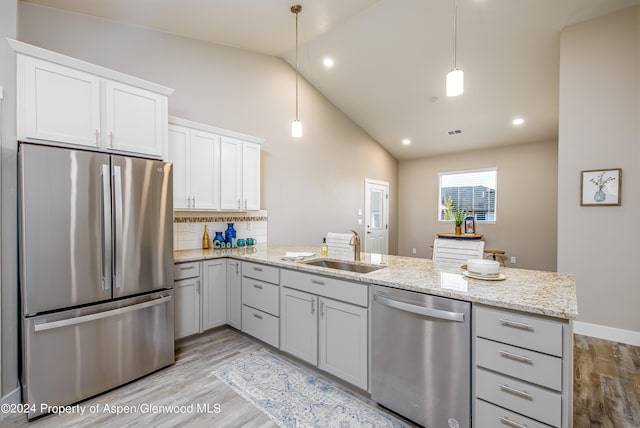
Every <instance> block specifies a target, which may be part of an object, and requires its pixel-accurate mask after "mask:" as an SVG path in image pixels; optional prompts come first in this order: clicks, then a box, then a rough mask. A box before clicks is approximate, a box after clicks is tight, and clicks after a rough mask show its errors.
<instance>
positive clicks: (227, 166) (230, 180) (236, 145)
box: [220, 137, 242, 211]
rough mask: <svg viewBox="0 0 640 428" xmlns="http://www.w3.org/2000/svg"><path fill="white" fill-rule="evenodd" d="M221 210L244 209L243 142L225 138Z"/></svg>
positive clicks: (221, 168) (222, 159)
mask: <svg viewBox="0 0 640 428" xmlns="http://www.w3.org/2000/svg"><path fill="white" fill-rule="evenodd" d="M220 149H221V156H220V173H221V177H220V181H221V184H222V187H221V189H220V193H221V198H220V208H221V209H223V210H236V211H238V210H241V209H242V141H240V140H236V139H234V138H228V137H223V138H222V142H221V144H220Z"/></svg>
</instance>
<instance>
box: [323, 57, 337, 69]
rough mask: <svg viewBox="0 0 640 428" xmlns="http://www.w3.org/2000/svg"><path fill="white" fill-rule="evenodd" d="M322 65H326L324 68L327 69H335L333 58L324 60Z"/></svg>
mask: <svg viewBox="0 0 640 428" xmlns="http://www.w3.org/2000/svg"><path fill="white" fill-rule="evenodd" d="M322 64H324V66H325V67H327V68H331V67H333V64H334V62H333V59H331V58H325V59H324V60H322Z"/></svg>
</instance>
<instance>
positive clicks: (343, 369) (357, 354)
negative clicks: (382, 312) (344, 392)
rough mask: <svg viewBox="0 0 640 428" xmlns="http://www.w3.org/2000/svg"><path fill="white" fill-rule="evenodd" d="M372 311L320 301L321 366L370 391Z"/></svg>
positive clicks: (329, 301)
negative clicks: (369, 338)
mask: <svg viewBox="0 0 640 428" xmlns="http://www.w3.org/2000/svg"><path fill="white" fill-rule="evenodd" d="M367 315H368V311H367V308H363V307H360V306H356V305H351V304H348V303H344V302H338V301H336V300H332V299H327V298H324V297H321V298H320V309H319V318H320V319H319V322H320V325H319V336H320V337H319V339H320V340H319V342H320V345H319V358H318V367H319V368H320V369H321V370H324V371H326V372H329V373H331V374H333V375H335V376H337V377H339V378H341V379H343V380H346V381H347V382H349V383H352V384H354V385H356V386H358V387H360V388H362V389H367V356H368V354H367V352H368V349H367V344H368V340H367V335H368V329H367V327H368V317H367Z"/></svg>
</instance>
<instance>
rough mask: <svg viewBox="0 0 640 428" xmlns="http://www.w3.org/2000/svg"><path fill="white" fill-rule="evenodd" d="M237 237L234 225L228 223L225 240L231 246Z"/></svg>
mask: <svg viewBox="0 0 640 428" xmlns="http://www.w3.org/2000/svg"><path fill="white" fill-rule="evenodd" d="M235 237H236V230H235V229H234V228H233V223H227V230H225V231H224V240H225V242H226V243H228V244H231V243H232V242H233V238H235Z"/></svg>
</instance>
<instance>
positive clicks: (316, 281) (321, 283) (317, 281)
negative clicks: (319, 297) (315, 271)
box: [311, 279, 324, 285]
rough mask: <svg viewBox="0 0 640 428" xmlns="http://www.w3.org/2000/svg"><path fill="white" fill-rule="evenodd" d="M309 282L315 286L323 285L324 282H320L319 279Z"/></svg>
mask: <svg viewBox="0 0 640 428" xmlns="http://www.w3.org/2000/svg"><path fill="white" fill-rule="evenodd" d="M311 282H313V283H314V284H317V285H324V281H320V280H319V279H312V280H311Z"/></svg>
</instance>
